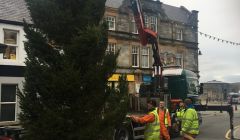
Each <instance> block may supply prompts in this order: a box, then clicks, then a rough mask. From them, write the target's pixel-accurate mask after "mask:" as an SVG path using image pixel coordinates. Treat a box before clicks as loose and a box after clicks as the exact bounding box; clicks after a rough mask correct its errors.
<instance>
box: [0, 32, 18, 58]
mask: <svg viewBox="0 0 240 140" xmlns="http://www.w3.org/2000/svg"><path fill="white" fill-rule="evenodd" d="M2 31H3V38H2V40H3V43H4V44H5V45H7V46H8V47H15V51H16V52H15V59H4V58H3V57H4V54H3V53H2V55H1V56H0V57H1V58H0V60H2V61H7V62H8V61H11V62H12V61H17V59H18V48H19V30H14V29H8V28H3V30H2ZM5 31H13V32H16V44H10V43H5V39H4V38H5Z"/></svg>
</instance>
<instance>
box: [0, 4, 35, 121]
mask: <svg viewBox="0 0 240 140" xmlns="http://www.w3.org/2000/svg"><path fill="white" fill-rule="evenodd" d="M0 7H1V8H0V125H4V124H5V123H7V124H11V123H15V122H16V121H17V114H18V113H19V112H20V109H19V103H18V98H17V95H16V94H17V93H16V88H17V87H19V88H20V89H22V87H23V81H24V67H25V64H24V61H25V58H26V53H25V50H24V41H25V40H26V39H25V36H24V34H25V33H24V31H23V19H25V20H26V21H28V22H29V21H30V16H29V12H28V10H27V8H26V4H25V2H24V0H1V1H0Z"/></svg>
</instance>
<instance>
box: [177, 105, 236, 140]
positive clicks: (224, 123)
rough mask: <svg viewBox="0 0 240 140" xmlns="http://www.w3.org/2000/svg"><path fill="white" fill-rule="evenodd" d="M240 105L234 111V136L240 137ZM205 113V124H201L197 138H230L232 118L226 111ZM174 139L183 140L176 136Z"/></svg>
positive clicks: (204, 139) (208, 139)
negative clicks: (230, 118)
mask: <svg viewBox="0 0 240 140" xmlns="http://www.w3.org/2000/svg"><path fill="white" fill-rule="evenodd" d="M239 109H240V105H238V110H237V111H234V127H235V129H234V137H235V138H237V139H240V110H239ZM202 114H203V124H202V125H201V126H200V134H199V136H198V137H197V140H225V139H228V138H230V131H229V128H230V120H229V115H228V113H226V112H223V113H220V112H216V111H212V112H210V111H206V112H202ZM173 140H181V138H174V139H173Z"/></svg>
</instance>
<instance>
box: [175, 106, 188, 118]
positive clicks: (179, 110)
mask: <svg viewBox="0 0 240 140" xmlns="http://www.w3.org/2000/svg"><path fill="white" fill-rule="evenodd" d="M185 111H186V109H185V108H180V109H177V111H176V114H177V118H178V120H182V117H183V114H184V113H185Z"/></svg>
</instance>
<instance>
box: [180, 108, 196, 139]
mask: <svg viewBox="0 0 240 140" xmlns="http://www.w3.org/2000/svg"><path fill="white" fill-rule="evenodd" d="M182 132H184V133H188V134H193V135H197V134H199V123H198V114H197V111H196V110H195V109H193V108H188V109H187V110H186V111H185V113H184V114H183V117H182Z"/></svg>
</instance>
